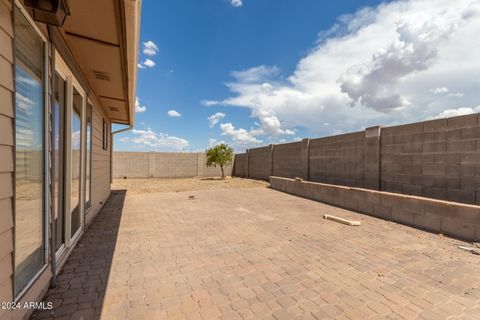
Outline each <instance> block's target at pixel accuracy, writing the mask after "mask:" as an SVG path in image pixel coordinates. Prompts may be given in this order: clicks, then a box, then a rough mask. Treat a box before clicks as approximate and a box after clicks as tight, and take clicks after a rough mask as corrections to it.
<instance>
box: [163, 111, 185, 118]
mask: <svg viewBox="0 0 480 320" xmlns="http://www.w3.org/2000/svg"><path fill="white" fill-rule="evenodd" d="M167 114H168V115H169V116H170V117H175V118H178V117H181V116H182V114H181V113H180V112H178V111H176V110H168V112H167Z"/></svg>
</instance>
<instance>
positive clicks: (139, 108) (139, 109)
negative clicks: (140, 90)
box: [135, 97, 147, 112]
mask: <svg viewBox="0 0 480 320" xmlns="http://www.w3.org/2000/svg"><path fill="white" fill-rule="evenodd" d="M145 111H147V107H146V106H142V105H141V104H140V99H139V98H138V97H136V98H135V112H145Z"/></svg>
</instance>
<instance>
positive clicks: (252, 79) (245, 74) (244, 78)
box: [232, 65, 280, 83]
mask: <svg viewBox="0 0 480 320" xmlns="http://www.w3.org/2000/svg"><path fill="white" fill-rule="evenodd" d="M279 72H280V69H279V68H278V67H276V66H265V65H263V66H259V67H254V68H250V69H247V70H242V71H233V72H232V77H234V78H235V79H236V80H237V81H238V82H242V83H257V82H260V81H266V80H268V79H270V78H272V77H274V76H276V75H278V73H279Z"/></svg>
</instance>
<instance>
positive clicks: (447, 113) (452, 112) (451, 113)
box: [429, 106, 480, 119]
mask: <svg viewBox="0 0 480 320" xmlns="http://www.w3.org/2000/svg"><path fill="white" fill-rule="evenodd" d="M477 112H480V106H478V107H475V108H468V107H461V108H456V109H447V110H444V111H442V112H440V113H439V114H437V115H435V116H433V117H429V119H441V118H449V117H456V116H463V115H467V114H472V113H477Z"/></svg>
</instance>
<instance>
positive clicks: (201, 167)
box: [113, 152, 233, 179]
mask: <svg viewBox="0 0 480 320" xmlns="http://www.w3.org/2000/svg"><path fill="white" fill-rule="evenodd" d="M205 160H206V157H205V154H204V153H170V152H114V153H113V178H115V179H119V178H120V179H121V178H125V177H126V178H133V179H135V178H191V177H219V176H220V175H221V170H220V167H217V168H215V167H213V168H208V167H207V166H206V165H205ZM232 170H233V164H232V165H230V166H227V167H226V168H225V175H227V176H230V175H232Z"/></svg>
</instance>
